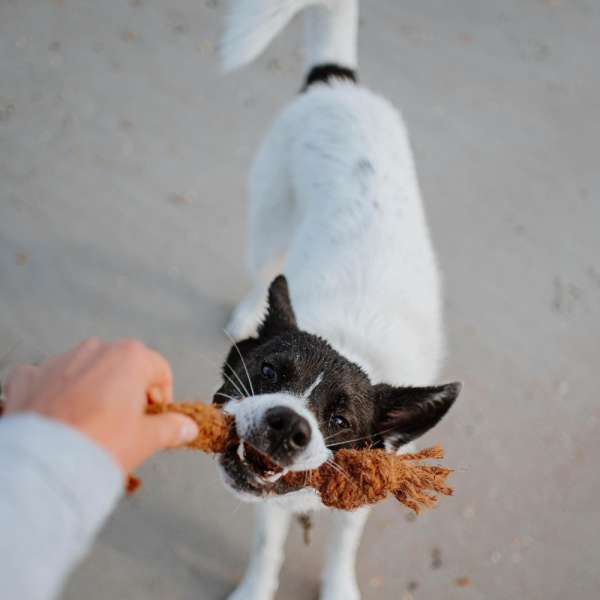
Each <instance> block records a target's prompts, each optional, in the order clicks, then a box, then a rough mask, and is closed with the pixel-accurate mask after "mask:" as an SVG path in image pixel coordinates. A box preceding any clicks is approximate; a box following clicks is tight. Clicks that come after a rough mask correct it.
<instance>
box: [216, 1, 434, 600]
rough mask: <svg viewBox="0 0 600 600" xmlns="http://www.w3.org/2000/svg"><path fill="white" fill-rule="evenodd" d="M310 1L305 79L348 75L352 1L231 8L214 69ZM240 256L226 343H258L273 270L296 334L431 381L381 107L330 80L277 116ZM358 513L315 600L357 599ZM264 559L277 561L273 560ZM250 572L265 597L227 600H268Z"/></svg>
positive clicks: (393, 138) (256, 48) (410, 199)
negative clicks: (279, 275)
mask: <svg viewBox="0 0 600 600" xmlns="http://www.w3.org/2000/svg"><path fill="white" fill-rule="evenodd" d="M312 4H315V5H316V4H318V6H311V7H310V8H309V9H308V10H307V23H306V31H307V36H308V37H307V47H308V50H307V65H306V66H307V69H309V68H310V67H311V66H314V65H317V64H322V63H325V62H333V63H337V64H340V65H342V66H346V67H354V66H355V64H356V23H357V10H356V7H357V2H356V0H327V1H324V2H318V3H317V2H312V1H310V0H238V2H236V3H234V4H233V12H232V14H231V16H230V17H229V21H228V30H227V32H226V34H225V37H224V41H225V43H224V44H223V46H222V52H221V57H222V61H223V63H224V65H225V66H226V67H227V68H233V67H236V66H240V65H242V64H245V63H246V62H249V61H250V60H252V59H253V58H255V57H256V56H257V55H258V54H259V53H260V52H261V51H262V50H263V49H264V48H265V47H266V46H267V45H268V43H269V42H270V41H271V39H273V37H274V36H275V35H276V34H277V33H278V32H279V31H281V29H282V28H283V27H285V25H286V24H287V23H288V22H289V20H290V19H291V17H292V16H293V14H294V13H295V12H296V11H297V10H299V9H301V8H304V7H306V6H308V5H312ZM246 258H247V267H248V270H249V272H250V274H251V275H252V276H253V277H255V279H256V280H257V283H258V286H257V288H256V290H255V291H254V292H253V293H252V294H251V295H250V296H249V297H248V298H247V299H246V300H245V301H244V302H243V303H242V304H240V306H239V307H238V308H237V309H236V311H235V312H234V315H233V317H232V321H231V323H230V324H229V331H230V333H232V335H233V337H235V338H238V339H241V338H243V337H247V336H248V335H252V334H254V333H255V331H256V326H257V324H258V323H259V322H260V318H261V317H262V315H264V312H265V308H266V287H265V281H266V274H267V273H269V272H272V270H273V265H274V264H275V262H276V261H281V260H283V261H284V268H283V272H284V274H285V275H286V277H287V280H288V284H289V288H290V295H291V300H292V306H293V308H294V311H295V313H296V318H297V321H298V325H299V327H300V328H301V329H303V330H305V331H308V332H311V333H314V334H317V335H319V336H321V337H322V338H324V339H326V340H327V341H328V342H329V343H330V344H331V345H332V346H333V348H334V349H336V350H337V351H338V352H340V353H341V354H342V355H344V356H346V357H347V358H348V359H349V360H351V361H353V362H355V363H357V364H359V365H360V366H361V367H362V368H363V370H364V371H365V372H366V373H367V375H368V376H369V377H370V379H371V381H372V382H373V383H380V382H385V383H388V384H392V385H430V384H432V383H433V381H434V380H435V378H436V376H437V373H438V369H439V364H440V361H441V358H442V353H443V342H442V327H441V291H440V282H439V276H438V270H437V266H436V261H435V255H434V251H433V247H432V244H431V240H430V235H429V231H428V227H427V223H426V219H425V214H424V209H423V204H422V201H421V194H420V191H419V185H418V182H417V176H416V172H415V167H414V163H413V157H412V153H411V149H410V144H409V139H408V133H407V131H406V127H405V125H404V123H403V121H402V119H401V117H400V115H399V113H398V112H397V110H396V109H395V108H394V107H393V106H392V105H391V104H390V102H388V101H387V100H386V99H384V98H382V97H381V96H378V95H376V94H374V93H372V92H370V91H368V90H365V89H362V88H360V87H358V86H356V85H355V84H353V83H350V82H344V81H337V82H336V81H333V82H330V84H327V85H325V84H320V85H314V86H312V87H311V88H310V89H309V90H308V91H307V92H306V93H303V94H300V95H299V96H298V97H296V98H295V99H294V100H293V101H292V102H291V103H290V104H289V105H288V106H287V107H286V108H285V109H284V110H283V111H282V112H281V114H280V115H279V116H278V118H277V119H276V120H275V123H274V124H273V126H272V128H271V130H270V131H269V133H268V134H267V136H266V138H265V139H264V141H263V143H262V145H261V147H260V149H259V150H258V153H257V154H256V157H255V160H254V163H253V166H252V168H251V172H250V180H249V201H248V245H247V257H246ZM319 504H320V503H319V502H318V497H317V496H316V495H315V494H314V492H311V491H308V490H302V491H301V492H295V493H293V494H288V495H286V496H283V497H279V498H276V499H269V500H268V501H267V502H266V505H267V506H268V507H269V508H268V509H265V508H264V506H263V508H261V509H260V510H261V511H265V512H261V513H260V515H259V520H258V533H257V536H258V537H260V535H261V531H262V530H263V529H265V531H270V530H271V529H272V528H273V527H275V526H276V525H275V520H273V522H271V521H270V519H271V517H270V516H269V515H270V512H269V511H270V509H274V508H277V509H279V507H287V509H288V510H289V511H306V510H314V509H315V508H316V507H317V506H318V505H319ZM274 514H276V515H278V514H279V513H274ZM367 514H368V511H359V512H357V513H353V514H350V515H342V516H341V524H340V526H339V528H338V529H336V533H335V538H334V540H337V541H334V543H333V545H332V550H331V551H330V554H329V556H328V559H327V562H326V568H325V571H324V575H323V586H322V594H321V599H322V600H338V599H340V600H341V599H342V598H343V599H344V600H357V599H358V598H360V594H359V591H358V587H357V585H356V578H355V575H354V562H355V557H356V549H357V547H358V542H359V539H360V534H361V532H362V528H363V526H364V521H365V519H366V515H367ZM276 518H280V517H276ZM273 519H275V517H273ZM263 533H264V532H263ZM265 535H267V534H266V533H265ZM267 537H268V535H267ZM277 540H278V542H279V543H280V544H281V545H283V538H277ZM274 543H275V542H273V544H274ZM271 551H272V552H273V553H274V554H275V555H276V556H277V561H278V562H277V564H280V561H281V559H280V555H279V553H278V552H279V551H277V552H275V551H274V550H273V549H272V548H271ZM257 560H258V559H257ZM259 563H260V561H259ZM260 564H261V565H262V563H260ZM254 565H255V559H254V558H253V559H252V561H251V565H250V567H249V572H248V574H247V576H246V577H245V578H244V582H243V583H242V587H243V588H244V589H248V588H249V584H247V583H246V580H247V579H249V580H252V581H254V580H255V579H256V578H257V577H259V575H257V574H256V573H259V574H260V576H261V577H262V576H264V577H266V579H267V582H266V583H265V585H264V586H263V587H262V588H261V593H262V595H251V594H250V595H246V596H244V595H237V592H236V594H234V596H232V598H235V599H236V600H237V599H238V598H242V597H243V598H260V599H261V600H270V599H271V598H272V597H273V594H274V591H273V590H274V588H273V577H274V576H273V574H272V572H269V573H268V574H267V575H265V574H264V571H265V568H264V567H260V568H259V567H255V566H254ZM250 587H252V586H250ZM230 600H231V599H230Z"/></svg>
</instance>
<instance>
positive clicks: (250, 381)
mask: <svg viewBox="0 0 600 600" xmlns="http://www.w3.org/2000/svg"><path fill="white" fill-rule="evenodd" d="M223 331H224V332H225V335H226V336H227V337H228V338H229V339H230V340H231V342H232V343H233V345H234V346H235V349H236V350H237V352H238V354H239V355H240V359H241V361H242V365H244V369H245V370H246V377H248V383H249V384H250V391H251V392H252V395H253V396H254V387H253V386H252V379H250V373H248V367H247V366H246V362H245V361H244V357H243V356H242V353H241V352H240V349H239V348H238V345H237V344H236V343H235V341H234V339H233V338H232V337H231V336H230V335H229V332H228V331H227V330H226V329H223Z"/></svg>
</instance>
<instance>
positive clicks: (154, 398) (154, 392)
mask: <svg viewBox="0 0 600 600" xmlns="http://www.w3.org/2000/svg"><path fill="white" fill-rule="evenodd" d="M148 398H149V399H150V402H153V403H154V404H162V403H163V395H162V391H161V389H160V388H159V387H158V386H154V387H151V388H150V389H149V390H148Z"/></svg>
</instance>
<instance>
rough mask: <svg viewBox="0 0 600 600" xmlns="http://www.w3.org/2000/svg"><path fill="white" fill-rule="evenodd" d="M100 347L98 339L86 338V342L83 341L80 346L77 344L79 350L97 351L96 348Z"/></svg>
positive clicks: (100, 341)
mask: <svg viewBox="0 0 600 600" xmlns="http://www.w3.org/2000/svg"><path fill="white" fill-rule="evenodd" d="M101 347H102V340H100V338H95V337H92V338H88V339H87V340H83V342H81V344H79V350H86V351H91V350H98V348H101Z"/></svg>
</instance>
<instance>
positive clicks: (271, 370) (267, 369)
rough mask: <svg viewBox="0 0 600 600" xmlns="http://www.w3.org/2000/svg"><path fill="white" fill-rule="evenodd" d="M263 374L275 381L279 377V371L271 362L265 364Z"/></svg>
mask: <svg viewBox="0 0 600 600" xmlns="http://www.w3.org/2000/svg"><path fill="white" fill-rule="evenodd" d="M262 374H263V377H266V378H267V379H271V380H273V381H275V380H276V379H277V371H276V370H275V367H274V366H273V365H270V364H269V363H264V364H263V366H262Z"/></svg>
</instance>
